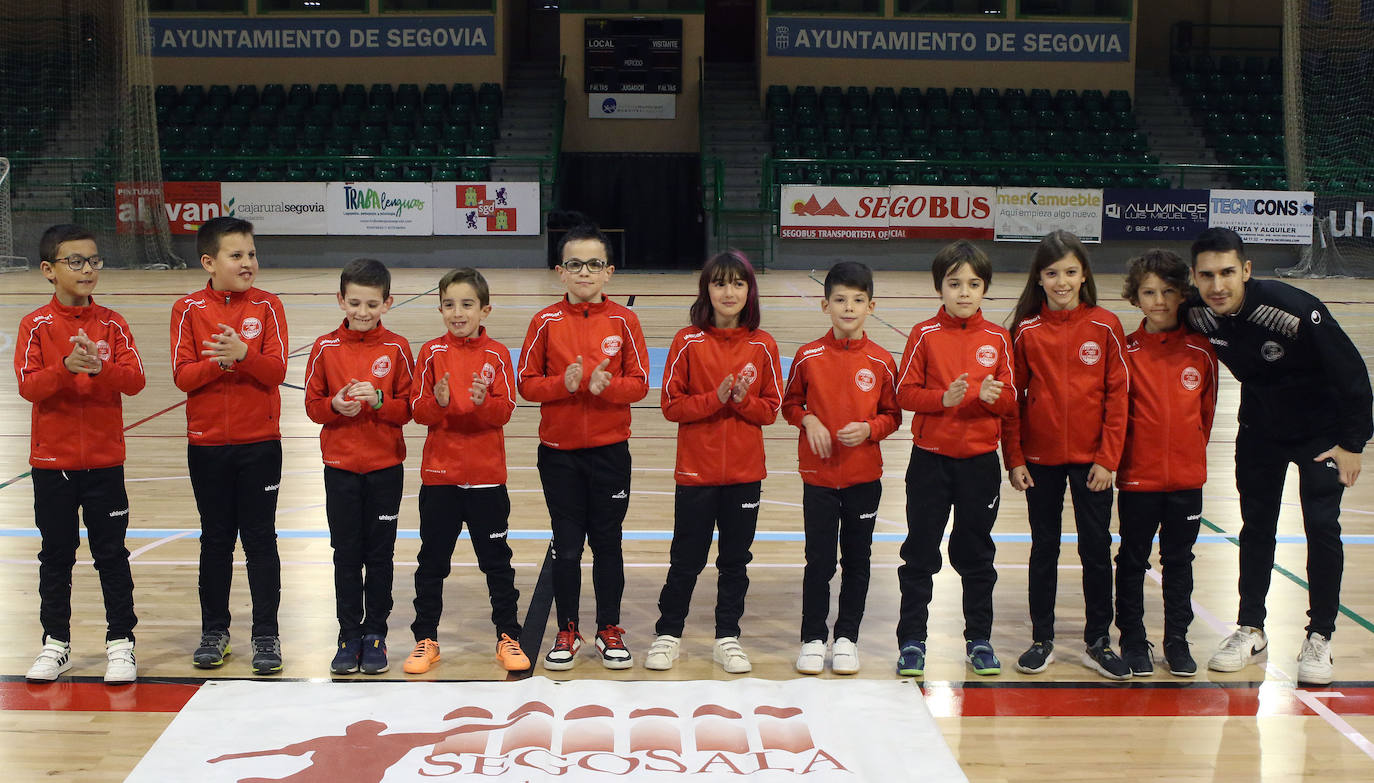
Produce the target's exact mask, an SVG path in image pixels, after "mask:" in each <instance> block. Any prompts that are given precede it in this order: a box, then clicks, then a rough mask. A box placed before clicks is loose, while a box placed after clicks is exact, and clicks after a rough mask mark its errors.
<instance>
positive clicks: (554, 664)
mask: <svg viewBox="0 0 1374 783" xmlns="http://www.w3.org/2000/svg"><path fill="white" fill-rule="evenodd" d="M581 652H582V634H580V633H578V632H577V629H576V628H575V627H573V624H572V623H568V627H567V628H565V629H563V630H561V631H559V632H558V636H557V638H555V639H554V640H553V648H552V649H550V650H549V652H548V654H547V655H545V656H544V668H545V669H547V670H549V671H551V672H565V671H567V670H569V669H571V668H572V667H573V666H576V665H577V656H578V654H579V653H581Z"/></svg>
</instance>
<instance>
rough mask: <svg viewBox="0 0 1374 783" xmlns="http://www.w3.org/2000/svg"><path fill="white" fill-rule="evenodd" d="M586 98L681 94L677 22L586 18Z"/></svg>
mask: <svg viewBox="0 0 1374 783" xmlns="http://www.w3.org/2000/svg"><path fill="white" fill-rule="evenodd" d="M584 30H585V45H586V49H585V52H584V55H585V58H586V59H585V65H584V73H583V84H584V85H585V86H586V91H587V92H588V93H598V92H638V93H659V94H676V93H680V92H682V20H681V19H633V18H631V19H591V18H589V19H587V20H586V24H585V28H584Z"/></svg>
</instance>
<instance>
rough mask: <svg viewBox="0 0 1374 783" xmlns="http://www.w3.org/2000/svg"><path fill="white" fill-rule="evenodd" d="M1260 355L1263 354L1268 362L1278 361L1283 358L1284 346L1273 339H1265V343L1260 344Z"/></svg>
mask: <svg viewBox="0 0 1374 783" xmlns="http://www.w3.org/2000/svg"><path fill="white" fill-rule="evenodd" d="M1260 356H1263V357H1264V360H1265V361H1266V362H1277V361H1278V360H1279V359H1282V358H1283V346H1282V345H1279V344H1278V343H1276V342H1274V341H1273V340H1265V341H1264V345H1261V346H1260Z"/></svg>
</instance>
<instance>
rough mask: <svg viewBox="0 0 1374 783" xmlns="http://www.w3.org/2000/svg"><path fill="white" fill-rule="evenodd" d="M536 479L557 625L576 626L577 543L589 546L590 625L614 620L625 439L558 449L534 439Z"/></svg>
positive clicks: (620, 573) (625, 485) (621, 563)
mask: <svg viewBox="0 0 1374 783" xmlns="http://www.w3.org/2000/svg"><path fill="white" fill-rule="evenodd" d="M538 465H539V480H540V481H541V482H542V483H543V485H544V502H545V503H546V504H547V505H548V507H549V520H550V525H551V527H552V530H553V540H552V541H551V542H550V543H549V553H550V555H551V556H552V558H553V596H554V603H555V605H556V609H555V611H556V614H557V615H558V627H559V628H560V629H565V628H567V627H568V625H569V624H571V625H572V626H573V627H574V628H576V627H577V623H578V613H579V610H580V608H581V606H580V605H581V598H582V547H583V546H584V545H589V546H591V549H592V586H593V588H594V589H595V591H596V626H597V628H598V629H600V628H604V627H606V626H608V625H620V599H621V596H622V594H624V592H625V560H624V556H623V555H622V552H621V540H620V539H621V529H622V526H623V525H624V522H625V512H626V511H627V510H628V509H629V507H630V444H629V442H628V441H621V442H620V443H611V444H609V445H606V446H596V447H593V448H588V449H570V450H561V449H555V448H551V447H549V446H545V445H544V444H542V443H541V444H539V458H538Z"/></svg>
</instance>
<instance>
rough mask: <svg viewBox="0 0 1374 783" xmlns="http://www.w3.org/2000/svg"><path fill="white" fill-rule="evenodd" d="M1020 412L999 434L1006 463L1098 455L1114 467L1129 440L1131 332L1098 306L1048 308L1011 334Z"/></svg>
mask: <svg viewBox="0 0 1374 783" xmlns="http://www.w3.org/2000/svg"><path fill="white" fill-rule="evenodd" d="M1012 352H1013V354H1014V356H1015V375H1016V386H1017V392H1018V397H1019V399H1020V401H1021V418H1020V419H1019V420H1018V421H1017V422H1016V424H1015V425H1013V426H1015V427H1017V428H1018V429H1019V437H1013V435H1014V431H1012V430H1009V431H1008V433H1007V435H1006V437H1004V438H1002V449H1003V453H1004V455H1005V458H1006V464H1007V468H1008V469H1011V468H1015V467H1020V466H1022V465H1025V464H1026V462H1027V461H1029V462H1034V463H1036V464H1037V465H1083V464H1088V463H1093V462H1095V463H1097V464H1098V465H1101V466H1102V467H1104V468H1106V469H1107V470H1113V471H1114V470H1116V469H1117V466H1118V465H1119V464H1120V463H1121V449H1122V446H1123V445H1124V444H1125V441H1126V414H1127V411H1128V410H1129V407H1130V400H1129V398H1128V396H1127V393H1128V391H1129V388H1130V377H1131V373H1130V370H1129V368H1127V366H1126V334H1125V332H1124V331H1123V330H1122V328H1121V321H1120V320H1118V319H1117V317H1116V316H1115V315H1112V314H1111V313H1110V312H1109V311H1107V310H1105V309H1103V308H1101V307H1096V306H1093V307H1089V306H1088V305H1086V304H1080V305H1079V306H1078V307H1076V308H1074V309H1072V310H1050V309H1049V308H1048V307H1042V308H1041V310H1040V314H1039V315H1036V316H1034V317H1032V318H1027V319H1026V320H1024V321H1022V322H1021V323H1020V324H1017V327H1016V332H1015V335H1014V337H1013V338H1012Z"/></svg>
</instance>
